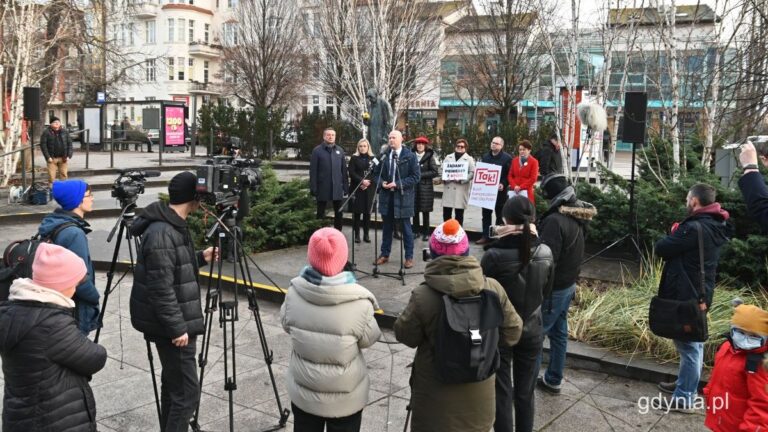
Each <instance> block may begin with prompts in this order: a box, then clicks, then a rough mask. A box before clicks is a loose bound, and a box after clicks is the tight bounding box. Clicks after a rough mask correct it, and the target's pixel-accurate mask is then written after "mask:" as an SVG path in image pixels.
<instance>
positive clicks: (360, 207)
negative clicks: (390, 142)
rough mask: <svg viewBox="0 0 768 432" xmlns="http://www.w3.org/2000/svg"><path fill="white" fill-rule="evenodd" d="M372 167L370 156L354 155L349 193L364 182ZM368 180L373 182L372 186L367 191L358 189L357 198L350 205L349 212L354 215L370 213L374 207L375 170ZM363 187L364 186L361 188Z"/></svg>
mask: <svg viewBox="0 0 768 432" xmlns="http://www.w3.org/2000/svg"><path fill="white" fill-rule="evenodd" d="M370 165H371V157H370V156H368V155H352V157H351V158H350V159H349V167H348V169H347V171H349V179H350V180H351V182H350V183H349V185H350V187H349V191H350V192H352V190H353V189H355V188H356V187H357V185H358V184H360V182H361V181H363V176H365V172H366V171H367V170H368V167H369V166H370ZM365 178H366V179H367V180H371V184H370V185H369V186H368V188H367V189H365V190H363V189H358V190H357V192H355V198H354V199H353V200H352V201H351V202H350V203H349V210H350V211H351V212H353V213H370V212H371V207H372V205H373V198H374V197H375V195H376V182H375V179H374V178H373V170H371V172H369V173H368V176H366V177H365ZM361 187H362V186H361Z"/></svg>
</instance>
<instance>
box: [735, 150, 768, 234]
mask: <svg viewBox="0 0 768 432" xmlns="http://www.w3.org/2000/svg"><path fill="white" fill-rule="evenodd" d="M759 147H760V149H759V152H758V150H757V149H755V146H754V145H752V143H747V144H744V145H743V146H741V154H739V161H740V162H741V166H742V167H743V170H744V174H743V175H742V176H741V178H740V179H739V189H741V195H742V196H743V197H744V201H745V202H746V204H747V209H748V210H749V212H750V213H751V214H752V216H753V217H754V218H755V219H756V220H757V222H758V223H759V224H760V227H762V229H763V231H765V232H768V187H766V186H765V181H764V180H763V176H762V175H761V174H760V170H759V169H758V167H757V160H758V159H760V162H761V163H762V164H763V166H764V167H768V144H766V143H761V145H759ZM758 153H759V154H758Z"/></svg>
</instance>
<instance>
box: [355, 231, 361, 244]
mask: <svg viewBox="0 0 768 432" xmlns="http://www.w3.org/2000/svg"><path fill="white" fill-rule="evenodd" d="M355 243H360V231H355Z"/></svg>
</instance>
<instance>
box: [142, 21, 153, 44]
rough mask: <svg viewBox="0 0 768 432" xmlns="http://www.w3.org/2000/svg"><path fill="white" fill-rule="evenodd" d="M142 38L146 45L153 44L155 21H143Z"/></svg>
mask: <svg viewBox="0 0 768 432" xmlns="http://www.w3.org/2000/svg"><path fill="white" fill-rule="evenodd" d="M144 40H145V43H146V44H147V45H154V44H155V21H154V20H152V21H147V22H145V23H144Z"/></svg>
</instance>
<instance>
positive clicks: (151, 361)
mask: <svg viewBox="0 0 768 432" xmlns="http://www.w3.org/2000/svg"><path fill="white" fill-rule="evenodd" d="M146 342H147V358H148V359H149V373H150V374H152V389H153V390H154V391H155V406H156V407H157V421H158V422H159V423H160V430H163V426H164V425H163V416H162V414H161V413H160V396H159V395H158V393H157V377H156V376H155V361H154V357H153V356H152V345H151V344H150V343H149V340H146Z"/></svg>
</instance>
